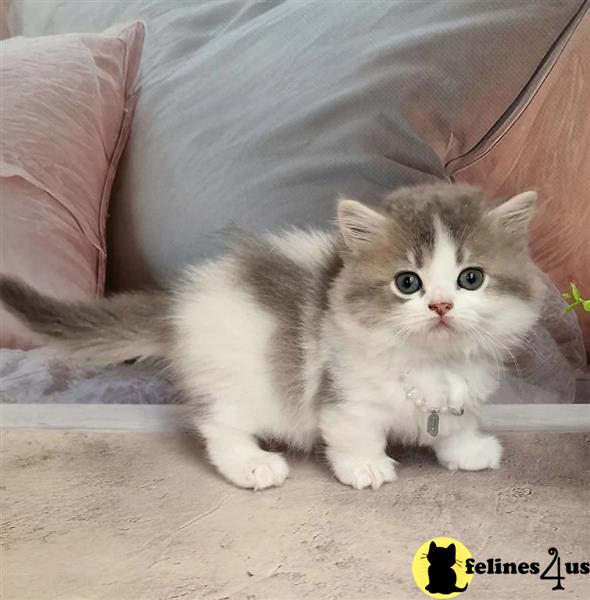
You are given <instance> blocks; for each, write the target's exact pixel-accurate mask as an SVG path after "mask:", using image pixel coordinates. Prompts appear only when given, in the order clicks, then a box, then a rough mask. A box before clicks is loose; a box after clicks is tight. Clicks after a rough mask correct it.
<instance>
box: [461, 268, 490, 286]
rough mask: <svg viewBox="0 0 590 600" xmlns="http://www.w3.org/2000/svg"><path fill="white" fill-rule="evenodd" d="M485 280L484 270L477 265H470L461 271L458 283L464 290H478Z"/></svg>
mask: <svg viewBox="0 0 590 600" xmlns="http://www.w3.org/2000/svg"><path fill="white" fill-rule="evenodd" d="M483 280H484V275H483V271H482V270H481V269H477V268H475V267H469V268H468V269H463V271H461V273H459V277H458V278H457V285H458V286H459V287H461V288H463V289H464V290H470V291H473V290H477V289H479V288H480V287H481V286H482V284H483Z"/></svg>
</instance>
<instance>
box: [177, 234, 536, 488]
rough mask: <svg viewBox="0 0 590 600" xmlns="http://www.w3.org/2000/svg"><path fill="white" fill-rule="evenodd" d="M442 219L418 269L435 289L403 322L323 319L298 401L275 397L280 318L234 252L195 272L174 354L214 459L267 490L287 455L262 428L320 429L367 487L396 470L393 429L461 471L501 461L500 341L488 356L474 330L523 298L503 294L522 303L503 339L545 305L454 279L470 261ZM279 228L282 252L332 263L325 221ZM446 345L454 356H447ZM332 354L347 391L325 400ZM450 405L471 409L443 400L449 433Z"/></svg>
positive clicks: (340, 313) (307, 439)
mask: <svg viewBox="0 0 590 600" xmlns="http://www.w3.org/2000/svg"><path fill="white" fill-rule="evenodd" d="M436 232H437V235H436V240H435V242H436V243H435V251H434V255H433V258H432V261H431V262H430V263H428V264H426V265H425V266H424V267H423V269H421V270H420V272H419V274H420V276H421V278H422V280H423V281H424V282H425V285H426V293H425V294H424V296H423V297H419V295H417V296H416V298H414V299H412V300H410V301H409V302H407V303H406V304H405V306H406V307H407V312H406V314H405V315H404V317H403V319H402V320H401V321H400V320H399V319H397V320H395V319H393V317H392V321H391V323H384V325H383V327H381V328H375V329H373V330H371V331H367V330H366V329H364V328H363V327H361V326H360V324H358V323H356V322H355V321H354V320H353V319H351V318H350V317H349V315H348V314H347V313H346V311H345V310H344V308H342V307H341V308H340V309H338V308H336V309H335V310H334V311H333V312H332V313H330V315H331V316H330V317H329V318H327V319H326V320H325V321H324V322H323V323H322V325H321V327H322V331H321V334H322V335H321V336H320V339H321V342H320V343H319V345H318V346H317V347H314V348H308V349H307V350H308V360H307V363H306V367H305V372H306V390H305V392H304V394H303V396H302V399H301V402H300V403H299V404H298V405H297V406H293V405H291V404H289V403H286V402H283V401H282V400H281V398H279V397H277V391H276V389H274V388H273V385H272V381H271V377H270V372H269V369H270V367H269V361H268V352H269V348H270V346H271V339H272V337H273V335H274V334H275V333H276V331H277V327H278V326H279V324H278V322H277V320H276V317H275V316H273V315H272V314H270V313H269V312H268V311H267V310H265V309H264V308H263V307H262V306H261V305H260V304H259V303H258V302H256V300H255V299H254V298H253V297H252V296H251V295H250V293H249V292H247V291H245V290H244V289H242V288H241V286H239V285H236V277H235V270H236V265H235V264H234V262H233V261H232V259H227V258H226V259H222V260H220V261H217V262H212V263H209V264H207V265H205V266H202V267H199V268H196V269H194V270H193V271H192V272H190V273H189V275H188V277H187V282H186V285H185V286H184V288H183V291H181V292H180V293H179V297H178V302H177V310H176V313H175V315H174V321H175V325H176V329H177V331H178V332H180V333H181V335H179V338H180V339H181V340H182V341H181V343H180V344H179V345H178V347H177V348H176V351H175V356H173V357H172V359H173V363H174V364H176V365H177V368H178V369H179V372H180V374H181V376H182V378H183V380H184V382H185V387H186V388H187V391H188V392H189V393H190V394H192V395H193V396H194V397H204V398H205V402H204V403H203V414H201V415H199V416H195V425H196V426H197V427H198V429H199V431H200V432H201V434H202V435H203V436H204V438H205V441H206V444H207V450H208V453H209V457H210V459H211V462H212V463H213V464H214V465H215V466H216V467H217V469H218V470H219V471H220V472H221V473H222V474H223V475H224V476H225V477H226V478H227V479H229V480H230V481H231V482H233V483H234V484H236V485H238V486H240V487H246V488H254V489H262V488H265V487H269V486H276V485H281V484H282V483H283V482H284V480H285V479H286V478H287V476H288V471H289V470H288V466H287V463H286V461H285V459H284V458H283V457H282V456H281V455H279V454H277V453H271V452H266V451H263V450H262V449H261V448H260V447H259V445H258V442H257V439H256V438H257V437H258V436H272V437H275V438H279V439H281V440H285V441H286V442H287V443H288V444H289V445H290V446H292V447H294V448H297V449H300V450H304V451H307V450H310V449H311V447H312V445H313V444H314V443H315V442H316V441H317V440H318V439H320V438H322V439H323V441H324V442H325V443H326V446H327V448H326V455H327V458H328V460H329V462H330V465H331V468H332V470H333V472H334V474H335V475H336V477H337V478H338V479H339V480H340V481H341V482H342V483H344V484H346V485H350V486H352V487H354V488H357V489H361V488H366V487H372V488H378V487H379V486H380V485H382V484H383V483H386V482H390V481H394V480H395V479H396V472H395V461H393V460H392V459H391V458H389V457H388V456H387V455H386V454H385V446H386V442H387V439H388V437H393V438H394V439H396V440H398V441H401V442H403V443H411V444H419V445H425V446H431V447H433V449H434V451H435V453H436V455H437V457H438V460H439V461H440V463H441V464H442V465H443V466H445V467H447V468H449V469H452V470H454V469H467V470H476V469H485V468H498V466H499V462H500V457H501V447H500V444H499V443H498V442H497V440H495V438H493V437H491V436H485V435H483V434H481V433H479V432H478V431H477V418H476V413H477V406H478V404H479V403H480V402H483V401H485V400H486V399H487V397H488V396H489V395H490V394H491V393H492V391H493V390H494V389H495V388H496V386H497V379H498V372H499V369H498V367H497V365H496V364H495V362H494V359H493V348H492V354H491V355H490V354H488V353H487V352H484V351H482V347H481V344H480V342H481V340H478V339H476V335H477V333H478V331H479V330H481V328H482V326H483V325H484V324H483V323H482V318H483V317H482V315H483V316H484V317H485V314H486V311H488V310H492V308H493V310H494V311H496V312H497V311H498V310H500V311H501V310H502V307H501V303H502V302H504V303H508V302H512V305H510V306H508V305H506V306H505V308H506V309H508V308H510V310H506V311H505V312H506V314H507V315H511V316H510V318H508V317H506V319H503V318H502V317H500V318H497V319H496V320H495V321H494V323H496V324H495V325H494V326H493V327H492V329H493V330H492V331H489V332H488V334H486V335H488V336H489V339H488V338H486V341H484V344H489V345H490V346H491V345H493V343H494V339H495V338H494V335H495V336H496V337H499V336H500V334H502V335H504V336H505V335H507V334H508V335H510V334H511V332H513V333H514V335H518V334H519V332H521V331H523V330H524V329H525V328H526V327H528V325H529V324H530V323H532V322H533V321H534V318H535V315H534V311H532V310H531V309H530V308H528V307H527V306H526V305H525V303H521V304H522V306H521V305H518V304H516V305H515V304H514V303H517V302H518V301H517V300H514V299H504V300H502V299H496V300H495V304H494V306H493V307H491V306H488V304H489V303H490V302H491V300H490V298H489V294H488V295H487V297H486V294H485V293H484V289H481V290H478V291H473V292H470V291H465V290H461V289H457V286H456V285H455V282H456V279H457V276H458V274H459V272H460V270H461V269H462V268H464V267H465V266H468V265H458V264H456V261H455V248H454V246H453V243H452V241H451V239H450V236H449V235H448V234H447V233H446V232H445V231H444V229H443V228H442V226H440V224H438V226H437V228H436ZM269 239H270V241H271V242H272V243H273V245H274V247H275V248H276V250H277V251H278V252H283V253H284V254H285V255H286V256H288V257H290V258H291V259H293V260H295V261H297V262H298V263H299V264H301V265H302V266H304V267H306V268H309V269H315V268H318V269H319V268H320V267H321V266H322V264H323V261H324V260H325V259H326V257H327V256H328V254H329V251H330V247H331V244H332V240H331V238H330V237H329V236H327V235H325V234H321V233H317V232H307V233H306V232H292V233H288V234H286V235H285V236H282V237H281V236H272V237H270V238H269ZM408 267H409V268H410V267H411V268H412V270H416V269H415V265H412V264H409V265H408ZM392 293H394V292H392ZM441 301H445V302H452V303H453V304H454V309H453V311H452V314H449V317H450V322H451V323H452V325H453V327H454V328H455V332H454V333H453V335H451V334H450V333H449V332H448V331H436V330H434V329H433V323H435V322H436V319H437V317H436V315H435V314H434V313H433V312H432V311H431V310H429V309H428V304H429V303H431V302H441ZM498 305H500V308H498ZM515 320H516V321H517V322H515ZM494 328H495V329H494ZM441 348H445V350H446V352H445V353H444V356H445V358H444V359H441V358H437V356H440V352H438V350H440V349H441ZM484 349H485V348H484ZM328 360H330V363H331V364H332V365H333V370H334V374H335V377H336V379H337V385H338V388H339V390H340V391H341V393H342V395H343V397H344V399H343V400H342V401H340V402H337V403H323V404H322V403H319V404H317V403H314V402H313V398H314V396H315V393H316V391H317V389H318V386H319V385H320V377H321V373H322V368H323V366H324V364H325V363H326V362H327V361H328ZM408 385H410V386H412V387H414V388H415V389H416V390H417V397H416V399H415V400H408V398H407V397H406V391H407V386H408ZM447 407H451V408H455V409H464V410H465V414H464V415H463V416H455V415H453V414H450V413H449V412H441V413H440V430H439V435H438V436H437V437H432V436H430V435H429V434H428V433H427V432H426V418H427V414H426V413H427V412H428V411H430V410H432V409H439V410H441V411H443V410H445V409H446V408H447Z"/></svg>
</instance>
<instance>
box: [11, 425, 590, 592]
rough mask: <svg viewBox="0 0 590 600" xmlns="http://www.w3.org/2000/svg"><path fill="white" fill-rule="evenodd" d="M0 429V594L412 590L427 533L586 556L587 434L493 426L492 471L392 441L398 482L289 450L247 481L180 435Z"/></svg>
mask: <svg viewBox="0 0 590 600" xmlns="http://www.w3.org/2000/svg"><path fill="white" fill-rule="evenodd" d="M2 435H3V437H2V482H1V483H2V487H1V490H2V515H1V516H2V556H1V559H2V562H1V570H2V573H1V576H2V577H1V579H2V583H1V592H2V593H1V596H2V598H3V599H4V600H98V599H105V600H107V599H108V600H139V599H141V600H173V599H182V598H187V599H201V598H202V599H210V600H221V599H232V600H234V599H235V600H262V599H268V600H291V599H300V598H310V599H313V600H328V599H330V600H337V599H338V600H354V599H364V600H369V599H370V600H381V599H393V600H405V599H406V598H407V599H412V598H426V596H424V595H423V594H422V593H421V592H420V591H418V589H417V588H416V587H415V585H414V583H413V580H412V577H411V572H410V564H411V560H412V558H413V555H414V553H415V552H416V550H417V549H418V547H419V546H420V545H421V544H422V543H423V542H425V541H426V540H427V539H428V538H430V537H433V536H450V537H454V538H457V539H459V540H461V541H462V542H463V543H465V544H466V545H467V547H468V548H469V549H470V550H471V552H472V553H473V555H474V556H475V557H476V559H478V560H485V559H487V558H490V557H494V558H496V557H500V558H502V559H503V560H504V561H515V562H520V561H529V562H530V561H539V562H541V563H542V564H543V565H545V564H546V563H547V558H548V555H547V549H548V548H549V547H550V546H555V547H557V548H558V550H559V553H560V555H561V557H562V560H563V561H575V560H579V561H582V560H589V558H590V540H589V537H588V530H589V528H588V526H589V525H590V513H589V506H590V482H589V466H590V460H589V458H590V436H588V435H585V434H564V433H542V434H532V433H514V434H504V435H502V436H501V437H502V439H503V440H504V442H505V446H506V459H505V461H504V464H503V468H502V469H501V470H500V471H498V472H486V473H456V474H452V473H449V472H447V471H444V470H442V469H441V468H439V467H438V466H437V465H436V464H435V463H434V461H433V460H432V458H431V457H430V456H429V455H428V454H424V453H421V452H415V451H411V450H402V451H401V452H398V453H397V454H396V457H397V458H399V460H400V462H402V467H401V469H400V481H399V482H397V483H395V484H390V485H388V486H386V487H384V488H382V489H381V490H379V491H377V492H373V491H364V492H355V491H353V490H350V489H347V488H346V487H344V486H342V485H340V484H338V483H337V482H336V481H335V480H334V479H333V478H332V477H331V476H330V474H329V473H328V470H327V469H326V468H325V466H324V465H323V464H321V462H320V461H315V462H314V461H303V460H302V459H295V460H292V461H291V462H292V465H293V472H292V476H291V478H290V479H289V480H288V481H287V483H286V485H285V486H284V487H283V488H281V489H275V490H267V491H264V492H257V493H254V492H249V491H244V490H239V489H236V488H234V487H232V486H230V485H229V484H227V483H225V482H224V481H223V480H221V479H220V478H219V477H218V476H217V474H216V473H214V472H213V471H212V470H211V469H210V468H209V467H208V466H207V465H206V464H205V462H204V461H203V460H202V458H201V456H200V453H199V450H198V448H196V446H195V444H194V442H192V441H191V440H189V438H187V437H185V436H183V435H181V434H166V433H74V432H59V431H47V432H19V431H4V432H3V434H2ZM562 569H563V567H562ZM588 582H589V580H588V577H586V578H584V577H583V576H579V575H578V576H568V577H567V578H566V580H565V581H564V582H563V585H564V587H565V592H553V591H551V587H552V586H553V582H552V581H541V580H539V578H538V576H537V577H535V576H531V575H475V576H474V578H473V581H472V583H471V586H470V588H469V590H468V592H466V593H467V594H468V595H467V596H466V597H468V598H474V599H480V600H488V599H489V600H492V599H493V600H497V599H505V598H506V599H511V600H520V599H523V600H524V599H527V600H528V599H530V598H535V599H536V600H539V599H545V598H547V599H550V598H556V597H566V598H580V599H582V598H584V599H586V598H588V592H589V591H590V589H589V587H588ZM439 597H442V596H439Z"/></svg>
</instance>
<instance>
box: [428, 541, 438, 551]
mask: <svg viewBox="0 0 590 600" xmlns="http://www.w3.org/2000/svg"><path fill="white" fill-rule="evenodd" d="M436 549H437V545H436V542H435V541H434V540H433V541H432V542H430V547H429V548H428V552H432V551H433V550H436Z"/></svg>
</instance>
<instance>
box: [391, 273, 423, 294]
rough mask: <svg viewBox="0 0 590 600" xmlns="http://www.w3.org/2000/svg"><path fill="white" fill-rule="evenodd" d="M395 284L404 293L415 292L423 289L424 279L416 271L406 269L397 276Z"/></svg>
mask: <svg viewBox="0 0 590 600" xmlns="http://www.w3.org/2000/svg"><path fill="white" fill-rule="evenodd" d="M395 285H396V287H397V289H398V290H399V291H400V292H401V293H402V294H415V293H416V292H417V291H418V290H420V289H422V280H421V279H420V277H418V275H416V273H412V272H411V271H404V272H403V273H399V274H398V275H396V276H395Z"/></svg>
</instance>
